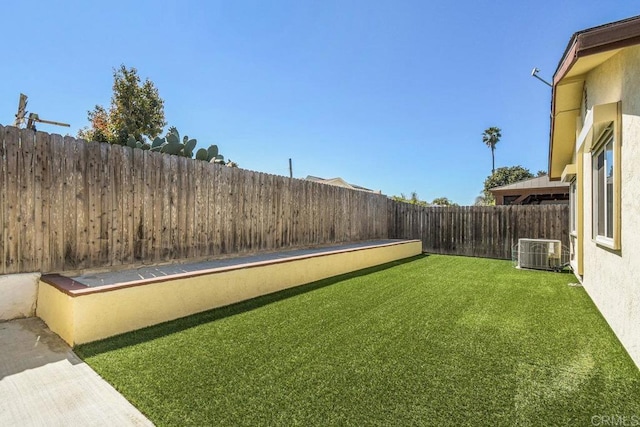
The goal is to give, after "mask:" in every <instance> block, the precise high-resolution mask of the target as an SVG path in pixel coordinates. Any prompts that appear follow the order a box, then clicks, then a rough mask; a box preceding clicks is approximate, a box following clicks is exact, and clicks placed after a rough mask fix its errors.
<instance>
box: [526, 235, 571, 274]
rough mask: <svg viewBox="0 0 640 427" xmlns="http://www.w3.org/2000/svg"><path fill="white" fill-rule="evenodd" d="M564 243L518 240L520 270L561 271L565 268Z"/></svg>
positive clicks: (557, 241)
mask: <svg viewBox="0 0 640 427" xmlns="http://www.w3.org/2000/svg"><path fill="white" fill-rule="evenodd" d="M564 258H565V256H563V254H562V242H560V240H547V239H518V247H517V260H518V268H533V269H537V270H559V269H562V268H563V266H564Z"/></svg>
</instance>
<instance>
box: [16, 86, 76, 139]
mask: <svg viewBox="0 0 640 427" xmlns="http://www.w3.org/2000/svg"><path fill="white" fill-rule="evenodd" d="M26 108H27V95H25V94H24V93H21V94H20V101H19V102H18V112H17V113H16V121H15V122H14V126H15V127H18V128H19V127H20V126H21V125H22V124H23V123H24V116H25V115H26V114H27V111H26ZM36 123H46V124H49V125H56V126H65V127H71V125H70V124H68V123H61V122H54V121H51V120H44V119H41V118H40V117H39V116H38V114H36V113H29V119H28V120H27V129H32V130H36Z"/></svg>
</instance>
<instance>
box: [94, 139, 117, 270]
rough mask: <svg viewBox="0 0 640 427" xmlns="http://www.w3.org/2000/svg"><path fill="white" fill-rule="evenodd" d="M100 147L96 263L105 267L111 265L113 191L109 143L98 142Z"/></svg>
mask: <svg viewBox="0 0 640 427" xmlns="http://www.w3.org/2000/svg"><path fill="white" fill-rule="evenodd" d="M98 146H99V147H100V160H99V162H100V163H99V166H100V167H99V169H98V178H99V179H98V182H96V185H98V186H100V255H99V257H98V261H97V262H98V265H99V266H100V267H105V266H108V265H111V252H112V250H113V235H114V230H113V224H112V220H113V193H112V181H111V179H112V174H111V170H112V168H111V166H110V165H109V156H110V152H111V145H110V144H107V143H100V144H98Z"/></svg>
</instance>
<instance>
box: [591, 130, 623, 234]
mask: <svg viewBox="0 0 640 427" xmlns="http://www.w3.org/2000/svg"><path fill="white" fill-rule="evenodd" d="M613 146H614V132H613V124H611V125H609V126H608V127H607V128H606V129H605V130H604V132H603V133H602V135H601V136H600V138H599V139H598V141H597V143H596V145H595V148H596V149H595V150H594V151H593V153H594V154H593V178H592V180H593V237H594V238H595V239H596V241H597V242H599V243H603V244H605V245H607V246H613V231H614V230H613V229H614V220H615V212H614V191H613V188H614V167H617V166H616V165H615V161H616V160H615V158H614V156H613Z"/></svg>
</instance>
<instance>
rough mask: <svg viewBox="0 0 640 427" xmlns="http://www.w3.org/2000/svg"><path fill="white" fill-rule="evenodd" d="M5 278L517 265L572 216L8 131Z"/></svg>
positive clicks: (2, 212)
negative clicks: (302, 264)
mask: <svg viewBox="0 0 640 427" xmlns="http://www.w3.org/2000/svg"><path fill="white" fill-rule="evenodd" d="M0 164H1V166H2V170H1V173H0V190H1V191H0V230H2V235H1V236H0V256H2V261H1V262H0V274H8V273H19V272H30V271H41V272H54V271H69V270H82V269H94V268H109V267H113V266H119V265H139V264H151V263H160V262H167V261H171V260H179V259H198V258H207V257H214V256H220V255H225V254H234V253H243V252H255V251H267V250H277V249H280V248H294V247H307V246H316V245H329V244H334V243H341V242H351V241H361V240H369V239H384V238H416V239H421V240H422V242H423V248H424V250H425V251H427V252H435V253H445V254H460V255H471V256H483V257H493V258H507V259H508V258H510V257H511V246H512V245H513V244H514V243H515V242H516V241H517V239H518V237H534V238H535V237H541V238H556V239H561V240H562V241H563V243H565V244H567V243H568V236H567V226H566V225H567V224H568V222H567V217H568V207H566V206H528V207H517V206H514V207H504V208H501V207H498V208H491V207H485V208H477V207H461V208H420V207H416V206H413V205H409V204H405V203H399V202H394V201H392V200H389V199H387V198H386V197H385V196H383V195H379V194H372V193H367V192H363V191H357V190H350V189H345V188H340V187H335V186H331V185H325V184H320V183H316V182H311V181H306V180H299V179H290V178H286V177H282V176H275V175H268V174H264V173H258V172H252V171H247V170H243V169H237V168H228V167H226V166H220V165H213V164H209V163H207V162H202V161H197V160H192V159H187V158H183V157H177V156H169V155H164V154H160V153H154V152H150V151H142V150H139V149H131V148H129V147H121V146H117V145H109V144H100V143H94V142H90V143H88V142H85V141H82V140H76V139H74V138H71V137H64V138H63V137H61V136H60V135H49V134H47V133H44V132H33V131H31V130H26V129H17V128H14V127H2V126H0Z"/></svg>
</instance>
